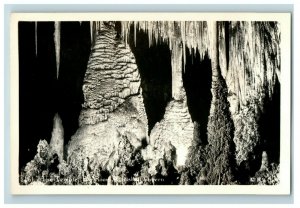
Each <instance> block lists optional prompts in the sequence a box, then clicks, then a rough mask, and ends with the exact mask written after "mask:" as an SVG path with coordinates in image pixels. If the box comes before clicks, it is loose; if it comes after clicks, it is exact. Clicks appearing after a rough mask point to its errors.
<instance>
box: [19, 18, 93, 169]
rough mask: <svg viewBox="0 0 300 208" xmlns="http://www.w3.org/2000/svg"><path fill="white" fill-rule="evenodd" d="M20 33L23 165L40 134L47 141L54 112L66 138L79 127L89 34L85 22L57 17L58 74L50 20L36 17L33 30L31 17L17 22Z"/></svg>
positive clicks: (52, 25)
mask: <svg viewBox="0 0 300 208" xmlns="http://www.w3.org/2000/svg"><path fill="white" fill-rule="evenodd" d="M18 34H19V63H20V65H19V90H20V91H19V99H20V100H19V109H20V111H19V112H20V115H19V119H20V121H19V126H20V130H19V133H20V137H19V141H20V148H19V153H20V154H19V155H20V156H19V167H24V166H25V165H26V163H27V162H29V161H30V160H32V159H33V157H34V155H35V154H36V148H37V144H38V142H39V140H41V139H46V140H47V141H48V142H50V139H51V132H52V128H53V118H54V115H55V113H57V112H59V114H60V116H61V118H62V122H63V126H64V131H65V143H67V142H68V141H69V139H70V137H71V136H72V135H73V134H74V133H75V131H76V130H77V128H78V116H79V113H80V110H81V104H82V102H83V93H82V83H83V78H84V74H85V71H86V67H87V62H88V58H89V55H90V47H91V40H90V26H89V22H82V23H81V24H80V23H79V22H62V23H61V41H60V45H61V52H60V70H59V79H58V80H57V77H56V73H57V72H56V57H55V44H54V22H38V23H37V36H35V23H34V22H20V23H19V33H18ZM36 40H37V45H36V44H35V41H36Z"/></svg>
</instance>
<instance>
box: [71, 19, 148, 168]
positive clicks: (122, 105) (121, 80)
mask: <svg viewBox="0 0 300 208" xmlns="http://www.w3.org/2000/svg"><path fill="white" fill-rule="evenodd" d="M83 93H84V104H83V109H82V111H81V114H80V117H79V126H80V127H79V129H78V130H77V132H76V133H75V135H73V137H72V138H71V141H70V143H69V144H68V161H69V162H71V161H74V160H82V159H84V158H86V157H88V158H91V157H94V156H95V155H96V157H97V158H98V159H97V160H98V161H97V162H98V163H99V165H100V166H101V167H102V168H104V169H107V170H109V171H111V170H112V169H113V168H114V166H115V165H116V164H115V162H116V160H115V159H114V157H115V155H118V154H116V152H117V151H118V146H119V143H120V141H121V140H122V138H124V137H125V138H127V139H128V141H129V143H130V144H131V145H132V146H133V147H134V149H136V148H139V147H140V146H141V145H142V142H143V140H145V139H147V137H148V135H147V132H148V126H147V117H146V112H145V108H144V103H143V98H142V95H141V90H140V76H139V72H138V68H137V65H136V63H135V58H134V56H133V54H132V52H131V51H130V48H129V47H128V46H125V45H124V43H123V42H122V40H120V39H118V38H117V34H116V31H115V29H114V26H113V25H112V23H111V24H110V25H109V26H107V25H106V24H105V23H101V26H100V32H99V33H98V35H97V36H96V37H95V44H94V46H93V49H92V52H91V55H90V59H89V62H88V67H87V71H86V74H85V78H84V84H83Z"/></svg>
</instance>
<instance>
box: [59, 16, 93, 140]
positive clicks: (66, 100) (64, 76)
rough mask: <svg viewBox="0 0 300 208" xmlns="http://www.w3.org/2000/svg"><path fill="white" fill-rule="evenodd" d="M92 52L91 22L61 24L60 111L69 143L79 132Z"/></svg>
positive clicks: (65, 136)
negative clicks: (85, 82)
mask: <svg viewBox="0 0 300 208" xmlns="http://www.w3.org/2000/svg"><path fill="white" fill-rule="evenodd" d="M90 50H91V36H90V23H89V22H81V23H79V22H61V42H60V68H59V77H58V89H59V92H58V96H59V97H58V100H57V102H58V106H59V107H58V112H59V114H60V116H61V119H62V123H63V127H64V142H65V144H67V143H68V141H69V140H70V138H71V136H72V135H73V134H74V133H75V132H76V130H77V129H78V117H79V114H80V111H81V104H82V103H83V101H84V100H83V92H82V85H83V79H84V75H85V72H86V68H87V63H88V59H89V55H90Z"/></svg>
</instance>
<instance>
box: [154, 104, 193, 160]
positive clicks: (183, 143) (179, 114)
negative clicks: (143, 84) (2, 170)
mask: <svg viewBox="0 0 300 208" xmlns="http://www.w3.org/2000/svg"><path fill="white" fill-rule="evenodd" d="M193 130H194V125H193V123H192V120H191V117H190V114H189V112H188V107H187V104H186V100H185V99H184V100H181V101H176V100H173V101H171V102H170V103H169V104H168V105H167V108H166V112H165V115H164V118H163V119H162V121H160V122H159V123H157V124H156V125H155V126H154V128H153V130H152V131H151V134H150V144H151V145H152V146H153V147H154V149H156V150H157V152H158V154H160V155H161V158H163V155H164V153H165V151H167V150H165V147H166V146H168V145H169V144H171V145H172V146H174V147H175V150H176V162H175V164H176V166H182V165H184V164H185V162H186V160H187V155H188V148H189V147H190V146H191V145H192V140H193ZM159 152H160V153H159Z"/></svg>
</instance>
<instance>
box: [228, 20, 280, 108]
mask: <svg viewBox="0 0 300 208" xmlns="http://www.w3.org/2000/svg"><path fill="white" fill-rule="evenodd" d="M279 43H280V33H279V32H278V25H277V24H276V23H274V25H272V23H270V22H232V23H231V36H230V42H229V45H230V46H229V47H230V51H229V57H230V61H229V66H228V67H229V70H232V73H231V75H232V76H234V78H233V79H234V80H235V82H234V90H233V91H234V92H236V94H237V96H238V100H239V105H246V103H247V101H248V100H249V99H251V98H253V97H255V98H258V97H262V98H263V97H265V96H266V95H267V96H269V97H271V95H272V94H273V88H274V85H275V81H276V74H277V76H280V73H278V72H279V71H280V70H279V69H280V64H279V63H280V50H279ZM278 79H280V77H278Z"/></svg>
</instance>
